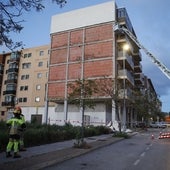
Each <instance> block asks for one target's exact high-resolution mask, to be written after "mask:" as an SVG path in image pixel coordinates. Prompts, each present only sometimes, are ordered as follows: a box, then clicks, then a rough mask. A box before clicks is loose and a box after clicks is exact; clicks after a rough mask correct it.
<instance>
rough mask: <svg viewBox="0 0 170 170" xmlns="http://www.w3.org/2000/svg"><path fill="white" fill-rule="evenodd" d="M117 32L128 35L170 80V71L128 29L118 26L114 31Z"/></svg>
mask: <svg viewBox="0 0 170 170" xmlns="http://www.w3.org/2000/svg"><path fill="white" fill-rule="evenodd" d="M117 30H118V31H120V32H123V33H125V34H126V35H128V36H129V38H130V39H131V40H132V41H133V42H134V43H135V44H136V45H137V46H138V47H139V48H141V49H142V50H143V51H144V52H145V53H146V54H147V56H148V57H149V58H150V59H151V61H152V62H153V63H154V64H155V65H156V66H157V67H158V68H159V69H160V70H161V71H162V72H163V73H164V74H165V75H166V76H167V77H168V78H169V79H170V70H169V69H168V68H167V67H166V66H165V65H164V64H163V63H162V62H161V61H159V60H158V59H157V58H156V57H155V56H154V55H153V54H151V53H150V52H149V51H148V50H147V49H146V48H145V47H144V46H143V45H141V44H140V43H139V41H138V40H137V38H136V37H135V36H134V35H133V34H132V33H131V32H130V31H129V30H128V29H126V28H124V27H119V26H118V25H116V26H115V27H114V31H117Z"/></svg>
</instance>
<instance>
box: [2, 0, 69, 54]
mask: <svg viewBox="0 0 170 170" xmlns="http://www.w3.org/2000/svg"><path fill="white" fill-rule="evenodd" d="M43 1H45V0H0V46H2V45H5V46H6V47H7V48H9V49H10V50H12V51H13V50H14V49H15V48H17V47H22V45H23V42H22V41H20V42H13V40H12V39H11V37H10V33H12V32H16V33H20V31H21V30H22V29H23V26H22V23H23V21H24V20H23V19H22V20H21V19H20V17H21V16H22V15H23V13H24V12H30V11H31V10H32V9H34V10H36V11H37V12H39V11H41V10H43V9H44V8H45V6H44V5H43ZM51 2H53V3H56V4H57V5H59V6H60V7H63V6H64V5H65V4H66V2H67V1H66V0H51Z"/></svg>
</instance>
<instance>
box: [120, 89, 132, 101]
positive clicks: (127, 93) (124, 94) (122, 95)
mask: <svg viewBox="0 0 170 170" xmlns="http://www.w3.org/2000/svg"><path fill="white" fill-rule="evenodd" d="M118 97H119V99H124V98H125V99H132V97H133V91H132V89H130V88H125V90H124V89H120V90H118Z"/></svg>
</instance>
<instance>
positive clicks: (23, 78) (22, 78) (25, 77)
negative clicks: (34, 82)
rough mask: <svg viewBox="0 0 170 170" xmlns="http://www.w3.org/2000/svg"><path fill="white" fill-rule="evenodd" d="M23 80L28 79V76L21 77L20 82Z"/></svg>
mask: <svg viewBox="0 0 170 170" xmlns="http://www.w3.org/2000/svg"><path fill="white" fill-rule="evenodd" d="M25 79H29V75H28V74H26V75H22V76H21V80H25Z"/></svg>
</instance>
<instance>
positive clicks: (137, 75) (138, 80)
mask: <svg viewBox="0 0 170 170" xmlns="http://www.w3.org/2000/svg"><path fill="white" fill-rule="evenodd" d="M134 77H135V84H136V85H142V84H144V74H143V73H135V74H134Z"/></svg>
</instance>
